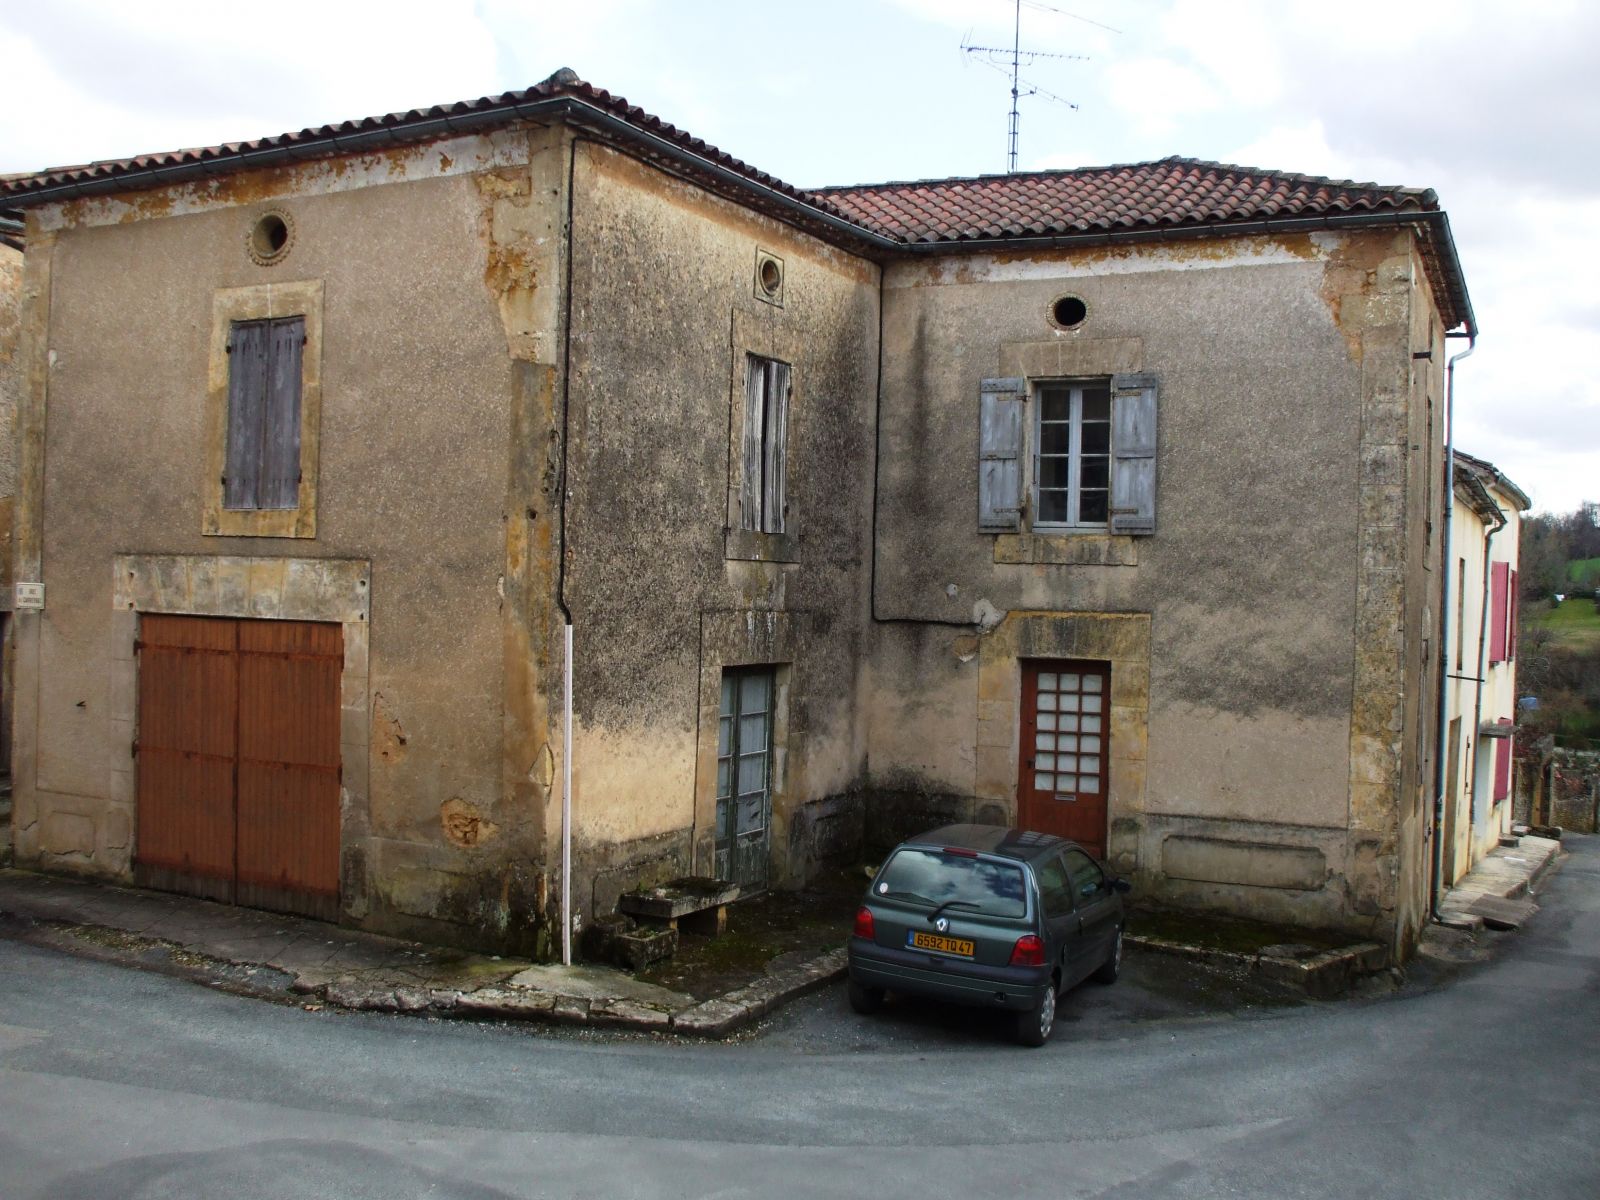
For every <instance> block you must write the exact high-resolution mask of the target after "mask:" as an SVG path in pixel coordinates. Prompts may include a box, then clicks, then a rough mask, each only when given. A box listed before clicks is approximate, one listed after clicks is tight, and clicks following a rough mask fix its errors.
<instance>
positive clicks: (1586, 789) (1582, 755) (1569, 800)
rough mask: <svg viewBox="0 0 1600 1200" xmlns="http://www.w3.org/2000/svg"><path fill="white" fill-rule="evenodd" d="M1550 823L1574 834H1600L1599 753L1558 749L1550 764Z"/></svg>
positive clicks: (1547, 801)
mask: <svg viewBox="0 0 1600 1200" xmlns="http://www.w3.org/2000/svg"><path fill="white" fill-rule="evenodd" d="M1549 792H1550V794H1549V796H1548V797H1547V800H1546V807H1547V809H1548V812H1549V820H1548V822H1547V823H1548V824H1551V825H1559V826H1560V827H1561V828H1562V829H1570V830H1572V831H1573V832H1574V833H1595V832H1600V753H1597V752H1595V751H1584V750H1557V751H1556V752H1555V756H1554V758H1553V759H1552V760H1551V763H1550V789H1549Z"/></svg>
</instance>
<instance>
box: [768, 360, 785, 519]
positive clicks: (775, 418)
mask: <svg viewBox="0 0 1600 1200" xmlns="http://www.w3.org/2000/svg"><path fill="white" fill-rule="evenodd" d="M766 401H767V403H766V410H767V415H766V430H765V433H766V439H765V445H764V447H763V449H764V451H765V459H766V461H765V462H764V463H763V470H762V497H761V529H762V532H764V533H782V532H783V518H784V508H785V500H784V473H785V471H786V469H787V463H786V461H785V460H786V458H787V456H788V428H789V364H788V363H782V362H769V363H767V396H766Z"/></svg>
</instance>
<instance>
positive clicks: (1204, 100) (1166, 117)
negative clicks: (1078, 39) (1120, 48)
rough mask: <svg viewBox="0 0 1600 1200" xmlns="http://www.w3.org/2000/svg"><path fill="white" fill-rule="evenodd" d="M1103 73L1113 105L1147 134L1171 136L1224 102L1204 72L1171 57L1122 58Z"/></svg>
mask: <svg viewBox="0 0 1600 1200" xmlns="http://www.w3.org/2000/svg"><path fill="white" fill-rule="evenodd" d="M1101 74H1102V78H1103V79H1104V81H1105V85H1106V87H1107V89H1108V90H1109V92H1110V95H1109V99H1110V102H1111V104H1112V106H1113V108H1114V109H1115V110H1116V111H1118V112H1120V113H1122V114H1123V115H1125V116H1127V117H1128V118H1130V119H1131V120H1132V122H1133V125H1134V130H1135V132H1136V133H1139V134H1141V135H1144V136H1147V137H1150V136H1164V135H1168V134H1170V133H1172V132H1173V131H1174V130H1176V129H1178V128H1179V127H1180V126H1181V125H1183V124H1184V123H1185V122H1186V121H1190V120H1192V119H1193V118H1194V117H1195V116H1196V115H1197V114H1199V113H1206V112H1212V111H1215V110H1216V109H1217V108H1218V107H1219V106H1220V105H1221V103H1222V97H1221V95H1220V93H1219V92H1218V91H1217V89H1216V88H1215V87H1214V86H1213V85H1212V83H1211V81H1210V80H1209V79H1208V78H1207V77H1206V76H1205V75H1204V74H1203V73H1201V72H1200V71H1198V70H1196V69H1195V68H1194V67H1190V66H1186V65H1184V64H1183V63H1179V62H1175V61H1173V60H1172V59H1168V58H1130V59H1122V60H1119V61H1117V62H1114V63H1112V64H1111V65H1110V66H1108V67H1107V68H1106V69H1105V70H1104V71H1103V72H1102V73H1101Z"/></svg>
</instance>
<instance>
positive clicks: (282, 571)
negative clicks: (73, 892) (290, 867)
mask: <svg viewBox="0 0 1600 1200" xmlns="http://www.w3.org/2000/svg"><path fill="white" fill-rule="evenodd" d="M113 564H114V566H113V570H114V579H113V585H112V600H111V604H112V608H113V610H114V613H113V617H112V622H111V632H110V637H111V642H112V644H111V653H110V660H111V680H110V684H111V717H110V719H111V743H112V745H113V747H116V748H120V749H121V750H122V752H121V753H113V755H112V768H111V780H110V791H109V795H110V797H111V803H112V805H113V807H115V808H120V809H123V810H124V815H125V818H126V819H127V821H128V823H129V825H130V826H133V825H134V824H135V822H134V819H133V818H134V816H135V814H134V811H133V809H134V803H135V796H136V794H137V793H136V786H135V785H136V781H135V778H134V759H133V745H134V739H135V738H136V737H137V734H138V696H139V679H138V656H137V653H136V650H135V643H136V641H137V639H138V634H139V614H140V613H171V614H178V615H183V616H195V617H239V618H246V619H254V620H269V621H270V620H284V621H327V622H334V623H337V624H339V625H340V626H342V627H343V634H344V663H343V669H342V671H341V674H340V707H339V754H340V760H341V765H342V770H343V778H342V784H341V787H340V794H339V823H340V831H341V844H342V847H343V849H342V855H343V862H342V868H341V876H342V880H343V883H342V892H343V898H342V903H343V906H344V911H345V913H346V914H347V915H349V916H351V917H355V918H359V917H361V916H362V915H363V913H364V910H365V897H366V887H365V884H366V880H365V879H364V878H355V877H353V876H355V875H359V874H361V872H360V868H359V865H358V864H360V863H363V862H365V861H366V856H365V855H364V854H362V853H360V847H362V846H364V844H365V843H366V841H367V839H368V838H369V836H370V834H371V824H372V819H371V811H372V810H371V796H370V792H369V787H368V778H369V770H368V752H369V747H370V739H369V732H370V725H371V717H370V707H369V706H370V701H369V693H370V689H369V686H368V679H369V674H370V666H369V654H368V646H369V638H368V621H369V619H370V617H371V612H372V587H371V581H372V566H371V564H370V563H369V562H367V561H365V560H360V559H334V558H253V557H235V556H225V555H154V554H121V555H117V556H116V557H115V559H114V560H113ZM352 851H355V853H352ZM133 852H134V847H133V846H132V845H131V839H130V845H129V847H128V851H127V854H128V859H129V861H128V862H125V863H122V864H119V865H120V867H121V868H122V869H124V870H126V869H127V867H128V866H129V863H131V859H132V855H133Z"/></svg>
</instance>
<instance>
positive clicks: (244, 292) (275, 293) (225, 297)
mask: <svg viewBox="0 0 1600 1200" xmlns="http://www.w3.org/2000/svg"><path fill="white" fill-rule="evenodd" d="M298 316H303V317H304V318H305V322H306V329H305V336H306V343H305V350H304V353H303V354H302V356H301V361H300V495H299V504H298V505H297V506H296V507H294V508H288V509H250V510H241V509H229V508H224V507H223V506H222V476H223V472H224V471H225V470H226V464H227V452H228V451H227V443H228V379H229V374H230V366H231V356H230V355H229V353H228V340H229V334H230V332H231V331H232V327H233V323H234V322H235V321H257V320H263V319H267V318H272V317H298ZM321 428H322V281H321V280H320V279H310V280H300V281H296V282H290V283H262V284H256V285H253V286H251V287H241V288H218V289H217V291H216V292H215V293H214V294H213V297H212V306H211V357H210V368H209V371H208V375H207V383H206V410H205V455H204V457H205V473H206V474H205V479H204V480H203V481H202V485H201V491H200V494H201V496H202V497H204V503H205V508H204V512H203V514H202V517H201V523H200V530H201V532H202V533H204V534H208V535H212V536H222V537H294V538H314V537H316V536H317V460H318V452H319V449H320V445H321Z"/></svg>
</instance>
